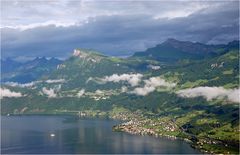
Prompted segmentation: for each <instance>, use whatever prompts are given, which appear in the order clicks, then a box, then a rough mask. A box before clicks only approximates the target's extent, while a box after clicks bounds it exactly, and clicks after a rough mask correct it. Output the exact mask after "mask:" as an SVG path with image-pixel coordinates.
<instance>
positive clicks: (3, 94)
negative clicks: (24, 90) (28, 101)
mask: <svg viewBox="0 0 240 155" xmlns="http://www.w3.org/2000/svg"><path fill="white" fill-rule="evenodd" d="M0 94H1V96H0V99H2V98H3V97H22V96H23V95H22V94H21V93H19V92H14V91H11V90H9V89H6V88H0Z"/></svg>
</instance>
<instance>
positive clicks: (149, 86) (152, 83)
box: [131, 77, 176, 96]
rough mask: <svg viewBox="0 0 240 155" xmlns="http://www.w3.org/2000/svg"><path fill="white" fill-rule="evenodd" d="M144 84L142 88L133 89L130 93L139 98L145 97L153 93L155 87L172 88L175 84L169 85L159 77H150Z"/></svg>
mask: <svg viewBox="0 0 240 155" xmlns="http://www.w3.org/2000/svg"><path fill="white" fill-rule="evenodd" d="M144 82H145V85H144V87H138V88H135V89H134V90H133V91H132V92H131V93H133V94H136V95H140V96H146V95H148V94H149V93H151V92H153V91H155V90H156V88H157V87H160V86H163V87H174V86H175V85H176V84H175V83H169V82H167V81H165V80H164V79H161V78H160V77H151V78H149V79H148V80H144Z"/></svg>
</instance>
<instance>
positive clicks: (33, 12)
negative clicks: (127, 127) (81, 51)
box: [0, 0, 239, 58]
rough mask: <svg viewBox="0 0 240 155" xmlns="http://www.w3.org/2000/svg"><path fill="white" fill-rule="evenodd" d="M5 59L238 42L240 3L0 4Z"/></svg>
mask: <svg viewBox="0 0 240 155" xmlns="http://www.w3.org/2000/svg"><path fill="white" fill-rule="evenodd" d="M0 29H1V56H2V58H6V57H18V56H22V57H36V56H47V57H60V58H66V57H68V56H70V55H71V53H72V51H73V49H75V48H87V49H95V50H97V51H100V52H102V53H104V54H106V55H114V56H125V55H131V54H133V53H134V52H136V51H144V50H146V49H147V48H149V47H154V46H156V45H157V44H160V43H162V42H164V41H165V40H167V39H168V38H175V39H178V40H182V41H192V42H201V43H206V44H226V43H227V42H230V41H232V40H239V1H231V0H226V1H221V0H219V1H214V0H211V1H203V0H202V1H195V0H191V1H187V0H175V1H173V0H169V1H161V0H158V1H156V0H148V1H147V0H138V1H136V0H135V1H134V0H132V1H130V0H102V1H100V0H74V1H71V0H34V1H31V0H25V1H24V0H17V1H16V0H1V26H0Z"/></svg>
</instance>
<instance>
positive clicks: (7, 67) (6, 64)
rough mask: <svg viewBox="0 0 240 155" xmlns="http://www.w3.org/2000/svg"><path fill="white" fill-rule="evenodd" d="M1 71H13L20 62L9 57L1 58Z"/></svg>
mask: <svg viewBox="0 0 240 155" xmlns="http://www.w3.org/2000/svg"><path fill="white" fill-rule="evenodd" d="M0 65H1V73H2V74H3V73H8V72H12V71H14V70H15V69H16V68H18V67H19V66H20V65H22V63H20V62H17V61H15V60H13V59H11V58H7V59H4V60H2V59H1V64H0Z"/></svg>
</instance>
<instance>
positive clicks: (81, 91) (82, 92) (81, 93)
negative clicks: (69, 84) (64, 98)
mask: <svg viewBox="0 0 240 155" xmlns="http://www.w3.org/2000/svg"><path fill="white" fill-rule="evenodd" d="M84 93H85V89H81V90H80V91H79V92H78V93H77V97H82V96H83V95H84Z"/></svg>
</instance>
